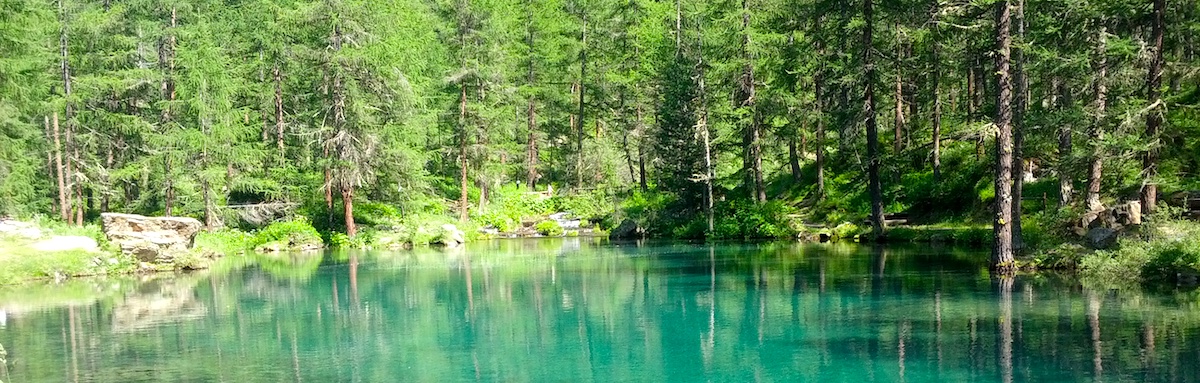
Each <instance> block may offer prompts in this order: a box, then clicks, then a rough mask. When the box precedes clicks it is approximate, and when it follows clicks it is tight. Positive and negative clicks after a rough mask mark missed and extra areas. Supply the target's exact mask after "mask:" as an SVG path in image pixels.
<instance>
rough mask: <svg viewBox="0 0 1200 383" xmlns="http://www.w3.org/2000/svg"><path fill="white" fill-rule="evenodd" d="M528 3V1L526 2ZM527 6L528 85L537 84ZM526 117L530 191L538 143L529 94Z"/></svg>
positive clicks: (534, 179) (535, 177) (535, 174)
mask: <svg viewBox="0 0 1200 383" xmlns="http://www.w3.org/2000/svg"><path fill="white" fill-rule="evenodd" d="M526 5H527V6H528V5H529V4H528V3H527V4H526ZM528 8H529V15H528V17H529V20H528V22H529V23H528V24H527V25H526V27H525V28H526V35H525V43H526V45H528V46H529V68H528V69H529V72H528V74H527V76H526V82H527V83H528V84H529V86H530V87H534V86H536V85H537V78H536V77H535V76H534V74H535V72H534V62H533V60H534V48H533V42H534V40H533V8H532V7H528ZM525 113H526V117H527V118H528V121H526V122H527V123H528V129H529V142H528V143H526V149H525V164H526V165H525V174H526V176H525V181H526V182H525V183H526V186H528V187H529V190H530V191H537V181H538V171H537V167H538V145H537V139H538V138H537V104H536V100H535V99H534V96H533V95H532V94H531V95H529V102H528V105H527V106H526V108H525Z"/></svg>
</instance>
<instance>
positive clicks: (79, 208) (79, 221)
mask: <svg viewBox="0 0 1200 383" xmlns="http://www.w3.org/2000/svg"><path fill="white" fill-rule="evenodd" d="M71 146H72V149H73V150H74V155H72V156H71V157H73V159H72V160H71V162H72V163H75V164H79V158H80V157H79V145H78V144H72V145H71ZM76 171H78V172H83V168H82V166H80V167H79V169H78V170H76ZM75 178H76V181H75V182H73V184H74V185H75V225H78V226H83V213H84V210H87V209H86V208H87V205H84V204H83V182H80V181H79V180H78V179H79V178H80V177H75Z"/></svg>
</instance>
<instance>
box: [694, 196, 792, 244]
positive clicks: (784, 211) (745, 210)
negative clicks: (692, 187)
mask: <svg viewBox="0 0 1200 383" xmlns="http://www.w3.org/2000/svg"><path fill="white" fill-rule="evenodd" d="M792 212H793V210H792V209H791V208H790V207H788V206H787V205H785V204H783V203H782V202H777V201H772V202H767V203H757V202H754V201H750V200H733V201H727V202H724V203H721V204H720V205H718V206H717V207H716V208H715V220H714V221H715V222H714V223H713V233H712V237H713V238H717V239H763V238H790V237H794V236H795V235H796V233H797V231H796V229H795V228H793V227H792V220H791V217H789V215H790V214H791V213H792Z"/></svg>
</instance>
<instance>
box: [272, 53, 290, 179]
mask: <svg viewBox="0 0 1200 383" xmlns="http://www.w3.org/2000/svg"><path fill="white" fill-rule="evenodd" d="M271 77H272V78H273V79H274V81H275V150H277V151H278V154H277V155H278V156H279V165H281V166H282V165H283V164H284V162H285V161H287V151H286V147H285V146H284V138H285V136H284V123H283V71H282V70H281V69H279V63H278V62H276V63H275V67H274V68H272V69H271Z"/></svg>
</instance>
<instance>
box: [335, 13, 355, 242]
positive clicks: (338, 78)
mask: <svg viewBox="0 0 1200 383" xmlns="http://www.w3.org/2000/svg"><path fill="white" fill-rule="evenodd" d="M342 40H343V36H342V26H341V25H340V24H334V26H333V41H332V42H333V53H334V55H335V56H334V60H333V65H334V67H335V69H336V71H335V72H334V73H333V124H334V129H335V131H337V132H338V133H337V136H343V137H344V136H347V135H349V134H350V131H349V127H347V126H346V121H347V120H346V97H347V95H346V84H345V81H346V80H345V78H343V77H342V76H343V75H342V71H341V69H342V68H341V66H342V62H341V58H339V57H337V56H336V55H337V54H338V53H340V52H341V50H342ZM340 139H342V140H345V141H346V142H347V143H342V144H339V145H337V146H335V149H336V150H337V151H338V153H336V155H337V156H338V158H339V160H340V161H339V162H340V164H339V165H338V168H337V172H338V174H337V176H336V177H334V179H335V180H336V181H337V184H338V189H339V190H340V191H341V194H342V217H343V219H344V221H343V222H344V223H345V226H346V235H347V236H350V237H353V236H355V235H357V234H358V227H357V226H356V225H355V224H354V186H355V183H356V181H355V180H354V179H352V178H351V175H350V174H348V173H349V172H350V169H347V166H350V165H347V164H345V162H346V156H347V153H346V151H349V150H356V149H354V148H353V144H351V143H348V142H350V141H352V139H349V138H340ZM331 188H332V186H331Z"/></svg>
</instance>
